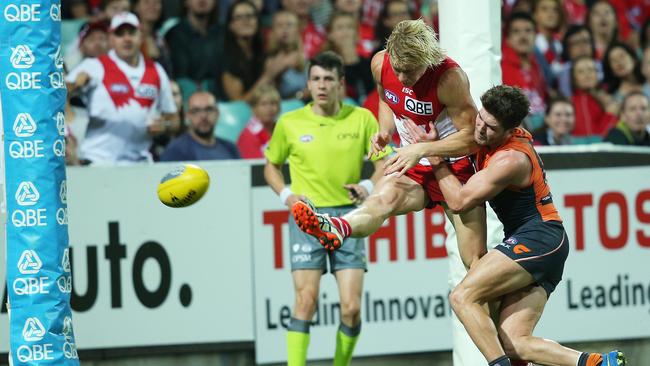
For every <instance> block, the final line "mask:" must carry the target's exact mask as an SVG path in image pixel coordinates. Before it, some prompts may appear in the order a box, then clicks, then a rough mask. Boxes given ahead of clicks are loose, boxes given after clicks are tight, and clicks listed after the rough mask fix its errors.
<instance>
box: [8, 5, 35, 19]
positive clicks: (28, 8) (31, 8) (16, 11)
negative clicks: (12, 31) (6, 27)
mask: <svg viewBox="0 0 650 366" xmlns="http://www.w3.org/2000/svg"><path fill="white" fill-rule="evenodd" d="M4 15H5V20H6V21H8V22H10V23H11V22H39V21H40V20H41V18H40V17H41V5H40V4H9V5H7V7H6V8H5V11H4Z"/></svg>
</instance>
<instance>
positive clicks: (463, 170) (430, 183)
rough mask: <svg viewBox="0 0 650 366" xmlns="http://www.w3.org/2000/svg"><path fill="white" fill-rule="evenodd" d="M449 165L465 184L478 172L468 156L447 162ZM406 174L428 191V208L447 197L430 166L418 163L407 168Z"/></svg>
mask: <svg viewBox="0 0 650 366" xmlns="http://www.w3.org/2000/svg"><path fill="white" fill-rule="evenodd" d="M447 167H449V170H451V172H452V173H453V174H454V175H455V176H456V178H458V180H459V181H460V182H461V183H463V184H465V183H467V181H468V180H469V177H471V176H472V175H474V173H475V172H476V170H475V169H474V164H473V162H472V159H470V158H469V157H467V156H465V157H463V158H461V159H458V160H456V161H454V162H453V163H449V164H447ZM404 175H406V176H407V177H409V178H411V179H412V180H414V181H415V182H417V183H418V184H419V185H421V186H422V188H424V190H425V191H427V195H428V196H429V203H428V204H427V208H432V207H434V206H435V205H436V204H437V203H439V202H445V197H444V196H443V195H442V192H440V186H438V181H437V180H436V177H435V176H434V175H433V170H432V169H431V167H430V166H428V165H421V164H418V165H416V166H414V167H413V168H411V169H409V170H407V171H406V173H405V174H404Z"/></svg>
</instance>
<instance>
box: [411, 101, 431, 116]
mask: <svg viewBox="0 0 650 366" xmlns="http://www.w3.org/2000/svg"><path fill="white" fill-rule="evenodd" d="M404 108H405V109H406V110H407V111H409V112H411V113H415V114H419V115H422V116H430V115H433V104H432V103H431V102H421V101H419V100H417V99H413V98H411V97H406V99H405V100H404Z"/></svg>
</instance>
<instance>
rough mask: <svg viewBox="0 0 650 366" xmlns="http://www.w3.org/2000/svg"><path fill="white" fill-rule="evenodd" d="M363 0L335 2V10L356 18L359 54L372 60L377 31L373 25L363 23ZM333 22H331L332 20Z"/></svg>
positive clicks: (338, 0)
mask: <svg viewBox="0 0 650 366" xmlns="http://www.w3.org/2000/svg"><path fill="white" fill-rule="evenodd" d="M362 5H363V2H362V0H335V1H334V9H335V10H336V11H338V12H341V13H348V14H352V16H354V19H355V20H356V22H357V24H358V30H357V34H358V35H359V39H358V40H357V53H358V54H359V56H361V57H364V58H370V56H372V53H373V51H374V50H375V48H376V47H377V45H376V43H375V29H374V27H373V26H372V25H369V24H366V23H363V22H361V11H362V9H361V6H362ZM330 21H331V20H330Z"/></svg>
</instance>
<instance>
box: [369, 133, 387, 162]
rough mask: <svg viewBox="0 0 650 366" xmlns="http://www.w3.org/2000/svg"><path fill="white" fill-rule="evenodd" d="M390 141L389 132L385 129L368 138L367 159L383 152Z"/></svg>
mask: <svg viewBox="0 0 650 366" xmlns="http://www.w3.org/2000/svg"><path fill="white" fill-rule="evenodd" d="M389 142H390V134H389V133H388V132H386V131H382V132H378V133H376V134H374V135H373V136H372V137H371V138H370V153H369V154H368V159H371V158H372V157H373V156H378V155H379V154H381V153H383V152H384V148H385V147H386V145H388V143H389Z"/></svg>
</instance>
